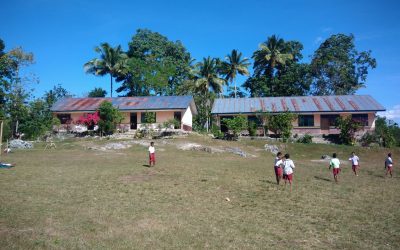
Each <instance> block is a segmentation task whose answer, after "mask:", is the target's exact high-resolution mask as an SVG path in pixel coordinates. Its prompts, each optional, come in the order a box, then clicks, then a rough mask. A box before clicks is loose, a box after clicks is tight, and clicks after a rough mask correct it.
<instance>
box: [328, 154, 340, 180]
mask: <svg viewBox="0 0 400 250" xmlns="http://www.w3.org/2000/svg"><path fill="white" fill-rule="evenodd" d="M331 168H333V178H334V179H335V182H336V184H337V183H338V182H339V180H338V175H339V173H340V161H339V159H338V158H337V155H336V153H333V155H332V159H331V162H330V163H329V169H331Z"/></svg>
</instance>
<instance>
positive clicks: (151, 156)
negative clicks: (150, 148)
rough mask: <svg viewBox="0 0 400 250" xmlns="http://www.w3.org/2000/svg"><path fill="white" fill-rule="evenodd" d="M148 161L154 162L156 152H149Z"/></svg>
mask: <svg viewBox="0 0 400 250" xmlns="http://www.w3.org/2000/svg"><path fill="white" fill-rule="evenodd" d="M149 161H150V162H154V163H155V162H156V154H155V153H151V154H149Z"/></svg>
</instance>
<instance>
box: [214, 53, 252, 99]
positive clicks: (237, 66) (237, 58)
mask: <svg viewBox="0 0 400 250" xmlns="http://www.w3.org/2000/svg"><path fill="white" fill-rule="evenodd" d="M225 59H226V61H225V62H223V63H222V67H221V68H222V70H221V71H222V74H223V75H225V80H226V81H229V82H230V83H231V84H232V83H233V82H234V81H235V79H236V76H237V74H240V75H244V76H248V75H249V70H248V69H247V67H248V66H249V65H250V62H249V59H248V58H246V57H245V58H243V59H242V53H241V52H238V51H237V50H235V49H234V50H232V52H231V54H228V55H227V56H226V58H225ZM234 91H235V98H236V92H237V90H236V82H235V90H234Z"/></svg>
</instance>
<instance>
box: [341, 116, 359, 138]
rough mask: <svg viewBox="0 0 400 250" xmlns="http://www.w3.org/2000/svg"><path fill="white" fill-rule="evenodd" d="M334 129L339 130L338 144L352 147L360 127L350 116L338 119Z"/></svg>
mask: <svg viewBox="0 0 400 250" xmlns="http://www.w3.org/2000/svg"><path fill="white" fill-rule="evenodd" d="M336 128H338V129H340V134H339V139H340V142H341V143H343V144H346V145H354V143H355V134H356V132H357V131H359V130H360V129H361V128H362V125H361V124H360V123H359V122H357V121H355V120H353V119H352V118H351V116H347V117H345V118H343V117H339V118H338V119H337V122H336Z"/></svg>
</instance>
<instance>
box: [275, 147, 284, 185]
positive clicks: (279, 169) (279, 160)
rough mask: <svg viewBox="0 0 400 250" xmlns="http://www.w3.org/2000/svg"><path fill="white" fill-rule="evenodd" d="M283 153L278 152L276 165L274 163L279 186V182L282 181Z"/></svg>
mask: <svg viewBox="0 0 400 250" xmlns="http://www.w3.org/2000/svg"><path fill="white" fill-rule="evenodd" d="M282 164H283V160H282V153H281V152H278V153H277V154H276V157H275V163H274V170H275V177H276V184H277V185H279V182H280V181H281V179H282Z"/></svg>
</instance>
